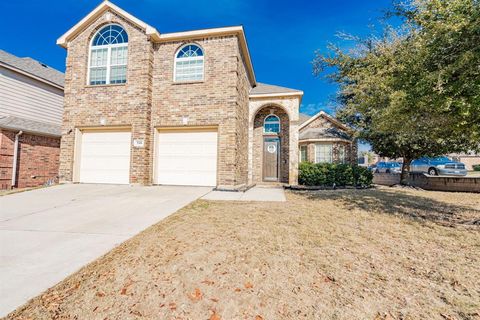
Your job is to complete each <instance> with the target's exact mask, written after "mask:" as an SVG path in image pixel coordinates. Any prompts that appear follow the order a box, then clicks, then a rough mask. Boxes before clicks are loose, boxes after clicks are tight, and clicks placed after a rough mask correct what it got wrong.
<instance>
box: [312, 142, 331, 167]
mask: <svg viewBox="0 0 480 320" xmlns="http://www.w3.org/2000/svg"><path fill="white" fill-rule="evenodd" d="M319 145H323V146H329V147H330V151H331V152H330V162H318V158H317V147H318V146H319ZM315 163H333V145H332V144H330V143H315Z"/></svg>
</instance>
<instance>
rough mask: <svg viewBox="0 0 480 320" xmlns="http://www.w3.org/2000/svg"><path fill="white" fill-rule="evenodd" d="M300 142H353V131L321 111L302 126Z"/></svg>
mask: <svg viewBox="0 0 480 320" xmlns="http://www.w3.org/2000/svg"><path fill="white" fill-rule="evenodd" d="M299 138H300V140H308V139H315V140H319V139H320V140H321V139H327V140H328V139H341V140H351V139H352V136H351V130H349V128H348V127H347V126H346V125H344V124H342V123H341V122H340V121H338V120H337V119H335V118H333V117H332V116H330V115H328V114H327V113H325V112H323V111H321V112H319V113H317V114H316V115H315V116H313V117H311V118H310V119H309V120H307V121H306V122H304V123H303V124H301V125H300V128H299Z"/></svg>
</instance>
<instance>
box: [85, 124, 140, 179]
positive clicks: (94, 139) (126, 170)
mask: <svg viewBox="0 0 480 320" xmlns="http://www.w3.org/2000/svg"><path fill="white" fill-rule="evenodd" d="M130 139H131V134H130V132H84V133H83V134H82V138H81V150H80V168H79V170H80V172H79V174H80V176H79V181H80V182H84V183H116V184H128V183H129V176H130Z"/></svg>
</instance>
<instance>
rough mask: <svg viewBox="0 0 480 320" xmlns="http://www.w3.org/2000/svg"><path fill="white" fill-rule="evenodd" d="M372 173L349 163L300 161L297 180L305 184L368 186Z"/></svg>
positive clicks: (370, 182)
mask: <svg viewBox="0 0 480 320" xmlns="http://www.w3.org/2000/svg"><path fill="white" fill-rule="evenodd" d="M372 180H373V174H372V173H371V172H370V171H369V170H368V169H367V168H363V167H359V166H355V165H349V164H334V163H310V162H302V163H300V166H299V176H298V182H299V183H300V184H301V185H305V186H329V187H331V186H340V187H345V186H356V187H368V186H370V185H371V184H372Z"/></svg>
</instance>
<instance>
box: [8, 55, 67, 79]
mask: <svg viewBox="0 0 480 320" xmlns="http://www.w3.org/2000/svg"><path fill="white" fill-rule="evenodd" d="M0 62H2V63H4V64H7V65H9V66H11V67H13V68H16V69H19V70H21V71H23V72H27V73H29V74H32V75H34V76H36V77H39V78H42V79H44V80H47V81H49V82H51V83H54V84H56V85H58V86H61V87H63V86H64V82H65V75H64V74H63V73H62V72H60V71H58V70H56V69H53V68H51V67H49V66H47V65H46V64H44V63H41V62H39V61H37V60H34V59H32V58H30V57H26V58H19V57H17V56H14V55H13V54H10V53H8V52H6V51H3V50H0Z"/></svg>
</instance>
